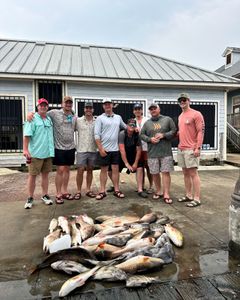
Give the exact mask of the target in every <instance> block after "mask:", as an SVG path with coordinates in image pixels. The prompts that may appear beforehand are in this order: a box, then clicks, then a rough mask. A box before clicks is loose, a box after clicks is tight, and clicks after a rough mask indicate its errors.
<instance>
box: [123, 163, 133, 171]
mask: <svg viewBox="0 0 240 300" xmlns="http://www.w3.org/2000/svg"><path fill="white" fill-rule="evenodd" d="M125 166H126V168H127V169H128V170H129V171H131V172H133V167H132V166H131V165H129V163H127V164H126V165H125Z"/></svg>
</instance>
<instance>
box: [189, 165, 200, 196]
mask: <svg viewBox="0 0 240 300" xmlns="http://www.w3.org/2000/svg"><path fill="white" fill-rule="evenodd" d="M189 174H190V176H191V179H192V183H193V190H194V196H193V199H194V200H196V201H200V185H201V182H200V177H199V175H198V171H197V168H190V169H189Z"/></svg>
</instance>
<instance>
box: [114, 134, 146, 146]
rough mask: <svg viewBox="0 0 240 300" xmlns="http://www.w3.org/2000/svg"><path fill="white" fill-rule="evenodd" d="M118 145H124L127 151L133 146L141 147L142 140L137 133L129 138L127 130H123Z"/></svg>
mask: <svg viewBox="0 0 240 300" xmlns="http://www.w3.org/2000/svg"><path fill="white" fill-rule="evenodd" d="M118 143H119V144H124V145H125V149H127V148H130V147H132V146H136V147H139V146H141V140H140V138H139V134H138V133H137V132H134V133H133V135H132V136H129V135H128V134H127V132H126V130H122V131H121V132H120V133H119V138H118Z"/></svg>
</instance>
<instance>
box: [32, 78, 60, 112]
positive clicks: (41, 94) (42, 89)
mask: <svg viewBox="0 0 240 300" xmlns="http://www.w3.org/2000/svg"><path fill="white" fill-rule="evenodd" d="M62 97H63V83H62V82H61V81H45V80H44V81H38V97H37V98H38V99H40V98H45V99H47V100H48V102H49V107H60V106H61V103H62Z"/></svg>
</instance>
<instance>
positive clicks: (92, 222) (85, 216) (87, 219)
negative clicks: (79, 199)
mask: <svg viewBox="0 0 240 300" xmlns="http://www.w3.org/2000/svg"><path fill="white" fill-rule="evenodd" d="M82 219H83V221H84V222H86V223H88V224H89V225H94V221H93V219H92V218H91V217H89V216H88V215H87V214H83V215H82Z"/></svg>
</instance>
